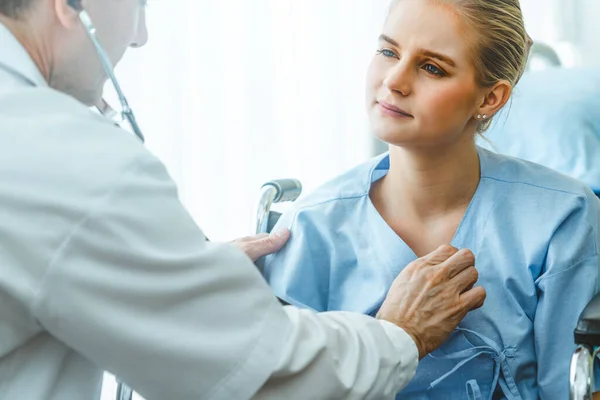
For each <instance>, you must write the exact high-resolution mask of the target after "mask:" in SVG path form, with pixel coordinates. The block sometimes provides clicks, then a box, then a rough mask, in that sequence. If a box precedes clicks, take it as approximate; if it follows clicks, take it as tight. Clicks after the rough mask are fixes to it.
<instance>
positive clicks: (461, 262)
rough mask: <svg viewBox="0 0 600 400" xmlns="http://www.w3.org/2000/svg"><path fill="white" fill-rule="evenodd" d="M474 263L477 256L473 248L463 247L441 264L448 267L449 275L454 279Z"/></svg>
mask: <svg viewBox="0 0 600 400" xmlns="http://www.w3.org/2000/svg"><path fill="white" fill-rule="evenodd" d="M474 265H475V256H474V255H473V253H472V252H471V250H469V249H462V250H460V251H457V252H456V253H454V254H453V255H452V256H450V258H448V259H447V260H446V261H444V262H443V263H442V265H441V266H442V267H444V268H447V269H448V276H449V277H450V279H452V278H454V277H455V276H456V275H458V274H459V273H460V272H462V271H464V270H465V269H467V268H469V267H472V266H474Z"/></svg>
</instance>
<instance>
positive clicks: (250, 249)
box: [231, 229, 290, 261]
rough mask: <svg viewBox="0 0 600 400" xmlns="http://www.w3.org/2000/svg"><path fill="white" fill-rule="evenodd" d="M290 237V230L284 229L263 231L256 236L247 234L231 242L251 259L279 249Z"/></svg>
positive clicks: (253, 259)
mask: <svg viewBox="0 0 600 400" xmlns="http://www.w3.org/2000/svg"><path fill="white" fill-rule="evenodd" d="M289 238H290V231H289V230H287V229H284V230H282V231H278V232H276V233H272V234H267V233H263V234H260V235H256V236H248V237H244V238H241V239H237V240H234V241H233V242H231V243H232V244H233V245H235V246H237V247H238V248H240V249H241V250H242V251H243V252H244V253H246V255H247V256H248V257H250V259H251V260H252V261H256V260H258V259H259V258H261V257H263V256H266V255H269V254H273V253H276V252H278V251H279V249H281V248H282V247H283V245H284V244H285V243H286V242H287V241H288V239H289Z"/></svg>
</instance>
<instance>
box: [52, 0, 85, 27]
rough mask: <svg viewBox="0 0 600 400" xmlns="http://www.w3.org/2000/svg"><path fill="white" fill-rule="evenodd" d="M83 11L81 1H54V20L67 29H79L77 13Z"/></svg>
mask: <svg viewBox="0 0 600 400" xmlns="http://www.w3.org/2000/svg"><path fill="white" fill-rule="evenodd" d="M82 10H83V0H55V1H54V11H55V13H56V18H58V20H59V21H60V23H61V24H62V25H63V26H64V27H65V28H67V29H73V28H76V27H79V25H80V24H81V23H80V21H79V13H80V12H81V11H82Z"/></svg>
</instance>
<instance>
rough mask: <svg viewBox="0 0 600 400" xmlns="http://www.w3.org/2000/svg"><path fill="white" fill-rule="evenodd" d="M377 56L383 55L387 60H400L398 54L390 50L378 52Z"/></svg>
mask: <svg viewBox="0 0 600 400" xmlns="http://www.w3.org/2000/svg"><path fill="white" fill-rule="evenodd" d="M377 54H379V55H382V56H384V57H386V58H398V56H397V55H396V53H394V52H393V51H391V50H389V49H380V50H377Z"/></svg>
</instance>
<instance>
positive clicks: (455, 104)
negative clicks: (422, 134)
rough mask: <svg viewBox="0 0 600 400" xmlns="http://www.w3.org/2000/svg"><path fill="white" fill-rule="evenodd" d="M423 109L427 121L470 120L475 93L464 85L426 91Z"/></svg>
mask: <svg viewBox="0 0 600 400" xmlns="http://www.w3.org/2000/svg"><path fill="white" fill-rule="evenodd" d="M422 100H423V103H422V105H423V107H425V110H424V111H425V113H426V114H427V115H429V117H430V118H428V120H429V121H434V122H439V123H442V124H443V123H444V122H445V121H448V122H449V121H456V122H460V121H463V122H464V121H465V120H467V119H468V118H470V116H471V113H472V112H473V106H474V104H475V91H474V90H473V89H471V88H469V87H466V86H465V85H456V84H453V85H448V86H441V87H438V88H436V90H431V91H428V95H427V96H424V98H423V99H422Z"/></svg>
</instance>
